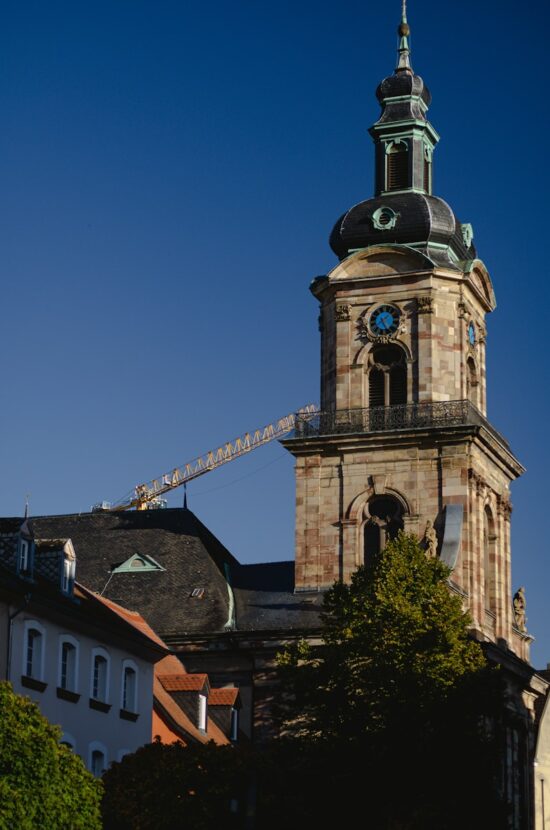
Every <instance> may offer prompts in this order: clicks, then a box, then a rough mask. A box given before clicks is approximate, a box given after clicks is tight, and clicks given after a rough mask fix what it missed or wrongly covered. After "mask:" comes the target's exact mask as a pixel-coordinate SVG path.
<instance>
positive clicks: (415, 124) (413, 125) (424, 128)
mask: <svg viewBox="0 0 550 830" xmlns="http://www.w3.org/2000/svg"><path fill="white" fill-rule="evenodd" d="M396 127H397V128H399V129H401V130H404V129H406V128H407V127H408V128H409V129H408V134H409V135H410V133H411V130H412V131H413V133H414V134H415V135H418V137H419V138H420V136H421V135H424V134H426V133H429V134H430V135H431V136H432V137H433V139H434V144H437V142H438V141H439V139H440V138H441V136H440V135H439V133H438V132H437V130H435V129H434V128H433V126H432V125H431V124H430V122H429V121H421V120H420V119H418V118H415V119H412V118H411V119H410V120H408V121H390V122H389V123H387V124H373V125H372V127H370V129H369V132H370V134H371V135H374V134H375V133H390V134H391V133H392V130H394V129H395V128H396Z"/></svg>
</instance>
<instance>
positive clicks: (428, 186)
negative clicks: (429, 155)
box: [424, 159, 432, 193]
mask: <svg viewBox="0 0 550 830" xmlns="http://www.w3.org/2000/svg"><path fill="white" fill-rule="evenodd" d="M431 173H432V165H431V163H430V162H429V161H428V159H424V190H425V191H426V193H431V192H432V183H431V181H430V180H431Z"/></svg>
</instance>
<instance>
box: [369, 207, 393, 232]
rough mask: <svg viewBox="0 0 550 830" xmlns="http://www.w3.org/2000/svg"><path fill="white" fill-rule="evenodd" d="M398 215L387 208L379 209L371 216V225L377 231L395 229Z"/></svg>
mask: <svg viewBox="0 0 550 830" xmlns="http://www.w3.org/2000/svg"><path fill="white" fill-rule="evenodd" d="M398 217H399V214H398V213H396V212H395V211H394V210H392V209H391V208H389V207H379V208H378V209H377V210H375V211H374V213H373V214H372V224H373V225H374V227H375V228H376V229H377V230H379V231H389V230H391V229H392V228H395V226H396V224H397V219H398Z"/></svg>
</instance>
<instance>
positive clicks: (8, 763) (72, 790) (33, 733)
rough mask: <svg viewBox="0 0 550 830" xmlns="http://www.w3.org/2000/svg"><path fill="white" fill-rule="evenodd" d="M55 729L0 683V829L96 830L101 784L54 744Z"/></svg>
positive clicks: (75, 757)
mask: <svg viewBox="0 0 550 830" xmlns="http://www.w3.org/2000/svg"><path fill="white" fill-rule="evenodd" d="M60 739H61V729H60V728H59V727H58V726H53V725H52V724H51V723H49V721H47V720H46V718H44V717H43V716H42V715H41V713H40V710H39V708H38V706H37V705H36V704H35V703H33V702H32V701H31V700H30V699H29V698H26V697H22V696H21V695H16V694H15V693H14V692H13V690H12V688H11V685H10V684H9V683H7V682H1V683H0V829H1V830H14V828H17V829H18V830H31V829H32V830H35V828H37V827H43V828H48V830H65V829H67V830H68V829H69V828H70V830H99V828H101V815H100V803H101V794H102V790H103V787H102V784H101V782H100V781H97V780H96V779H95V778H94V777H93V776H92V775H91V774H90V773H89V772H88V771H87V770H86V768H85V766H84V764H83V763H82V760H81V758H79V757H78V755H75V754H74V753H73V752H72V751H71V750H70V749H68V748H67V747H66V746H63V745H61V744H60V743H59V741H60Z"/></svg>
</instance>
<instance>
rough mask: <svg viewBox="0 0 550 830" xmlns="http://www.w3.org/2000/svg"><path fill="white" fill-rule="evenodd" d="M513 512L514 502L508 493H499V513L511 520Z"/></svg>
mask: <svg viewBox="0 0 550 830" xmlns="http://www.w3.org/2000/svg"><path fill="white" fill-rule="evenodd" d="M511 514H512V502H511V501H510V499H509V497H508V496H507V495H497V515H499V516H503V517H504V519H505V520H506V521H510V516H511Z"/></svg>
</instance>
